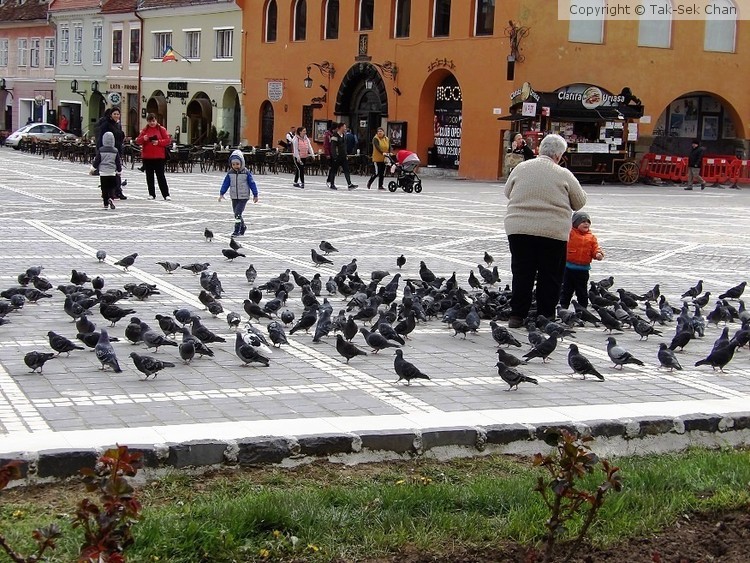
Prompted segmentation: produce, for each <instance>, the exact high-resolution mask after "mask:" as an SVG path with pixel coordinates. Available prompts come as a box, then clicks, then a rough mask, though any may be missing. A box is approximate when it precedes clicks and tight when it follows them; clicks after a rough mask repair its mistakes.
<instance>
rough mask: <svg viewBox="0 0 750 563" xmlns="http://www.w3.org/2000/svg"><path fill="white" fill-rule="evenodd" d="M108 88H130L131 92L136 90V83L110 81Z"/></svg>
mask: <svg viewBox="0 0 750 563" xmlns="http://www.w3.org/2000/svg"><path fill="white" fill-rule="evenodd" d="M109 88H110V89H111V90H130V91H132V92H137V91H138V84H117V83H116V82H110V83H109Z"/></svg>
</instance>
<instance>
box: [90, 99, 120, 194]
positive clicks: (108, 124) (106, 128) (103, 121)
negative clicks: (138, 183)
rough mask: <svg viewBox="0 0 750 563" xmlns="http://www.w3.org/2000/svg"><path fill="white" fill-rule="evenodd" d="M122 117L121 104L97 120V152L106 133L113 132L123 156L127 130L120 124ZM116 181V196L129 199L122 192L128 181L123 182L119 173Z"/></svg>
mask: <svg viewBox="0 0 750 563" xmlns="http://www.w3.org/2000/svg"><path fill="white" fill-rule="evenodd" d="M121 117H122V113H121V111H120V107H119V106H112V107H111V108H108V109H107V110H105V111H104V115H103V116H102V117H101V118H100V119H99V121H97V122H96V125H95V126H94V134H95V140H96V150H97V153H98V152H99V149H100V148H101V147H102V146H103V142H102V140H103V138H104V134H105V133H108V132H109V133H112V135H114V138H115V148H116V149H117V152H119V153H120V156H122V150H123V142H124V140H125V132H124V131H123V130H122V125H121V124H120V118H121ZM115 182H116V184H117V186H116V187H115V192H114V196H113V197H114V198H116V199H122V200H125V199H128V198H127V196H126V195H125V194H123V193H122V188H123V185H124V184H125V183H126V182H123V180H122V176H121V175H120V174H118V175H117V176H116V178H115Z"/></svg>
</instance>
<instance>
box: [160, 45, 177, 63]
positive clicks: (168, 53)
mask: <svg viewBox="0 0 750 563" xmlns="http://www.w3.org/2000/svg"><path fill="white" fill-rule="evenodd" d="M167 61H175V62H177V56H176V55H175V53H174V51H173V50H172V46H171V45H167V48H166V49H164V56H163V57H162V58H161V62H163V63H166V62H167Z"/></svg>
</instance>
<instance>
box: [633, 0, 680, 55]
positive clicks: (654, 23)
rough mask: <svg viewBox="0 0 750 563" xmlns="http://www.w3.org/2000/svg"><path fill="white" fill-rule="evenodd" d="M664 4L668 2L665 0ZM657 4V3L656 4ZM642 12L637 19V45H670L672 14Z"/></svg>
mask: <svg viewBox="0 0 750 563" xmlns="http://www.w3.org/2000/svg"><path fill="white" fill-rule="evenodd" d="M665 4H669V1H668V0H665ZM657 5H658V4H657ZM664 12H665V13H664V15H661V14H658V15H657V14H644V15H642V16H641V17H640V19H639V21H638V46H639V47H662V48H665V49H666V48H669V47H670V46H671V45H672V16H671V15H670V14H668V13H666V12H667V10H664Z"/></svg>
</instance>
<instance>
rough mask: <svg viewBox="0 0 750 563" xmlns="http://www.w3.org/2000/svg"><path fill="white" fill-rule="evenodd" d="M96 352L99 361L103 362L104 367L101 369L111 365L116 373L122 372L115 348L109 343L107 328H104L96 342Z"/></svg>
mask: <svg viewBox="0 0 750 563" xmlns="http://www.w3.org/2000/svg"><path fill="white" fill-rule="evenodd" d="M94 352H95V353H96V359H97V360H99V362H101V364H102V367H101V368H100V369H105V368H107V367H111V368H112V369H113V370H114V371H115V373H120V372H122V369H120V364H119V363H118V362H117V355H116V354H115V349H114V348H113V347H112V344H110V343H109V335H108V334H107V329H105V328H103V329H102V330H101V332H100V333H99V342H97V343H96V346H95V347H94Z"/></svg>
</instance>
